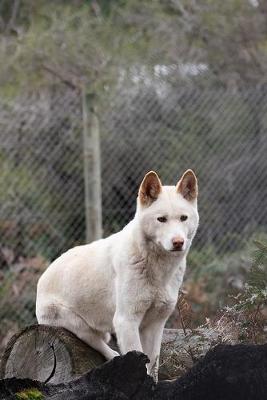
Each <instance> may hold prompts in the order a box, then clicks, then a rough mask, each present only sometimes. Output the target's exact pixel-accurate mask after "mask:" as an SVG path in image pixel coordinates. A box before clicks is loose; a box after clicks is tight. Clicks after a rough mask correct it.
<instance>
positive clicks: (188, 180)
mask: <svg viewBox="0 0 267 400" xmlns="http://www.w3.org/2000/svg"><path fill="white" fill-rule="evenodd" d="M176 189H177V192H178V193H180V194H181V195H182V196H183V197H184V198H185V199H186V200H188V201H192V200H195V199H196V198H197V196H198V184H197V177H196V175H195V174H194V172H193V171H192V170H191V169H188V170H187V171H185V173H184V174H183V176H182V178H181V179H180V180H179V182H178V183H177V185H176Z"/></svg>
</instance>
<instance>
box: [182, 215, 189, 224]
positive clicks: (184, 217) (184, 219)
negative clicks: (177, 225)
mask: <svg viewBox="0 0 267 400" xmlns="http://www.w3.org/2000/svg"><path fill="white" fill-rule="evenodd" d="M187 218H188V216H187V215H181V216H180V221H182V222H183V221H186V220H187Z"/></svg>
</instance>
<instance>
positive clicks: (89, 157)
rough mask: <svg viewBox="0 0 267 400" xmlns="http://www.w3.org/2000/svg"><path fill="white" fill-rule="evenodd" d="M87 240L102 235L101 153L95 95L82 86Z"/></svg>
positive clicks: (88, 241)
mask: <svg viewBox="0 0 267 400" xmlns="http://www.w3.org/2000/svg"><path fill="white" fill-rule="evenodd" d="M82 109H83V145H84V188H85V190H84V193H85V220H86V242H87V243H90V242H92V241H93V240H96V239H100V238H101V237H102V195H101V155H100V137H99V123H98V118H97V115H96V110H95V107H94V95H93V94H88V93H87V92H86V87H84V86H83V88H82Z"/></svg>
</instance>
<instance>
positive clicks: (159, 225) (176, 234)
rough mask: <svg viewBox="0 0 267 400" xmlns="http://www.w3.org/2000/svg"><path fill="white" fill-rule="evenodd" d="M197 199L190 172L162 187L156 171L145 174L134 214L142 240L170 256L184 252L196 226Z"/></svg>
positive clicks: (195, 186) (196, 186) (193, 175)
mask: <svg viewBox="0 0 267 400" xmlns="http://www.w3.org/2000/svg"><path fill="white" fill-rule="evenodd" d="M197 196H198V185H197V178H196V176H195V174H194V172H193V171H192V170H190V169H189V170H187V171H186V172H185V173H184V174H183V175H182V177H181V179H180V180H179V181H178V183H177V184H176V186H162V184H161V181H160V179H159V177H158V175H157V174H156V172H154V171H150V172H148V173H147V174H146V175H145V177H144V179H143V181H142V183H141V185H140V188H139V194H138V199H137V213H136V218H137V220H138V223H139V224H140V229H142V232H143V234H144V235H145V237H146V239H147V240H149V241H152V242H153V243H154V244H155V245H156V246H158V247H159V248H161V249H162V250H164V251H167V252H170V253H173V254H174V255H178V254H181V252H182V253H183V252H185V251H187V250H188V249H189V247H190V245H191V242H192V239H193V237H194V236H195V233H196V230H197V227H198V221H199V217H198V211H197Z"/></svg>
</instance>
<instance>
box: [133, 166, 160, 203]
mask: <svg viewBox="0 0 267 400" xmlns="http://www.w3.org/2000/svg"><path fill="white" fill-rule="evenodd" d="M161 188H162V185H161V181H160V179H159V177H158V175H157V174H156V172H154V171H150V172H148V173H147V174H146V175H145V177H144V179H143V181H142V183H141V185H140V188H139V193H138V196H139V200H140V202H141V204H142V205H144V206H149V205H150V204H151V203H153V201H155V200H157V198H158V195H159V194H160V192H161Z"/></svg>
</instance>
